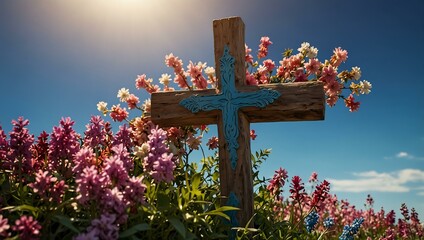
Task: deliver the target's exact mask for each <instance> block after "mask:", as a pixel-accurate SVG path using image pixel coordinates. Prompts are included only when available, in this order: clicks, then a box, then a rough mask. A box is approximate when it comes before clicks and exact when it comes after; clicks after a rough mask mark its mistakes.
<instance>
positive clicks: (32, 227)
mask: <svg viewBox="0 0 424 240" xmlns="http://www.w3.org/2000/svg"><path fill="white" fill-rule="evenodd" d="M12 230H13V231H15V232H18V233H19V238H20V239H22V240H25V239H38V236H39V235H40V230H41V225H40V224H38V222H37V220H35V219H33V217H32V216H29V217H28V216H26V215H22V216H21V218H19V219H17V220H16V221H15V225H14V226H12Z"/></svg>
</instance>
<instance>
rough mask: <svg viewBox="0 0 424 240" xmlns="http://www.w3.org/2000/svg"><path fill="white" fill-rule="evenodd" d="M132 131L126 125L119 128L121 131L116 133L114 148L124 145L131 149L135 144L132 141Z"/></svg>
mask: <svg viewBox="0 0 424 240" xmlns="http://www.w3.org/2000/svg"><path fill="white" fill-rule="evenodd" d="M131 135H132V130H131V128H128V127H127V125H126V124H124V125H122V126H120V127H119V131H118V132H117V133H116V135H115V137H114V138H113V143H112V145H113V146H117V145H119V144H123V145H124V146H126V147H127V148H131V147H132V146H133V143H132V141H131Z"/></svg>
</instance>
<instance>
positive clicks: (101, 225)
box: [75, 213, 119, 240]
mask: <svg viewBox="0 0 424 240" xmlns="http://www.w3.org/2000/svg"><path fill="white" fill-rule="evenodd" d="M115 220H116V216H115V215H114V214H108V213H106V214H102V215H101V216H100V218H97V219H94V220H93V221H91V226H90V227H88V228H87V233H82V234H80V235H78V236H77V237H76V238H75V240H91V239H100V240H114V239H118V237H119V227H118V225H117V224H116V223H115Z"/></svg>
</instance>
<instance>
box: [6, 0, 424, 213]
mask: <svg viewBox="0 0 424 240" xmlns="http://www.w3.org/2000/svg"><path fill="white" fill-rule="evenodd" d="M228 16H240V17H242V19H243V20H244V22H245V25H246V42H247V44H248V45H249V46H250V47H251V48H253V50H254V51H255V50H256V48H257V45H258V43H259V39H260V37H261V36H269V37H270V38H271V41H273V43H274V44H273V45H272V46H271V47H270V58H272V59H273V60H275V61H278V60H279V59H280V57H281V53H282V52H283V51H284V49H285V48H294V49H297V48H298V47H299V45H300V43H302V42H304V41H307V42H310V43H311V45H313V46H315V47H317V48H318V49H319V53H318V57H319V59H320V60H323V59H327V58H329V57H330V55H331V54H332V50H333V49H334V48H335V47H339V46H340V47H342V48H344V49H347V50H348V52H349V58H348V61H347V62H346V63H345V64H344V65H342V67H345V68H346V69H350V68H351V67H352V66H360V67H361V70H362V76H363V78H364V79H366V80H369V81H370V82H371V83H372V84H373V90H372V93H371V94H370V95H367V96H363V97H361V98H360V100H361V102H362V104H361V107H360V110H359V112H355V113H350V112H349V111H348V110H347V109H346V108H345V107H344V106H343V104H341V102H340V103H339V104H337V105H336V106H335V107H334V108H329V107H327V109H326V119H325V121H318V122H285V123H264V124H254V125H252V126H251V127H252V128H253V129H255V130H256V132H257V134H258V138H257V140H255V141H253V142H252V149H253V150H258V149H261V148H272V149H273V151H272V155H271V157H270V158H269V160H268V161H267V163H266V164H265V165H264V166H263V169H262V173H263V175H265V176H267V177H270V176H272V174H273V171H274V170H276V169H277V168H279V167H280V166H281V167H284V168H286V169H287V170H288V171H289V175H290V176H293V175H300V176H301V177H302V178H303V179H304V180H307V179H308V177H309V175H310V173H311V172H313V171H317V172H318V174H319V178H320V179H321V180H322V179H324V178H325V179H329V180H330V181H331V183H332V188H333V193H336V194H337V195H338V196H339V197H340V198H348V199H349V200H350V201H351V202H352V203H353V204H355V205H357V207H362V206H363V203H364V202H365V199H366V196H367V194H368V193H370V194H372V196H373V197H374V199H375V207H376V209H379V208H380V207H381V206H384V208H385V209H395V210H397V209H399V207H400V205H401V203H403V202H406V203H407V204H408V206H409V207H415V208H416V209H417V210H418V212H419V214H420V216H421V218H422V217H423V216H424V107H423V104H424V96H423V94H422V90H424V81H423V79H422V77H421V75H422V74H421V73H420V72H421V71H422V69H424V61H423V60H422V56H423V55H424V45H423V44H422V43H423V42H424V2H423V1H420V0H415V1H403V2H402V3H400V2H399V1H387V0H374V1H365V0H359V1H336V0H333V1H330V0H323V1H313V0H304V1H294V0H293V1H287V0H275V1H271V0H262V1H258V0H257V1H253V0H237V1H231V2H230V1H225V0H214V1H212V0H209V1H205V0H204V1H200V0H199V1H195V0H181V1H164V0H156V1H148V0H102V1H100V0H96V1H94V0H74V1H70V0H63V1H52V0H51V1H46V0H39V1H12V0H4V1H1V2H0V66H1V67H0V91H1V94H0V125H1V126H2V127H3V128H4V129H5V130H6V132H9V131H10V130H11V124H10V122H11V120H12V119H16V118H17V117H19V116H24V117H25V118H28V119H29V120H30V121H31V123H30V130H31V132H32V133H33V134H35V135H37V134H39V133H40V132H41V131H42V130H46V131H48V132H51V129H52V127H53V126H55V125H57V124H58V122H59V120H60V118H61V117H66V116H70V117H71V118H72V119H73V120H74V121H75V122H76V124H75V128H76V130H77V131H78V132H80V133H82V132H83V131H84V126H85V124H87V123H88V121H89V119H90V116H91V115H97V114H99V113H98V112H97V109H96V104H97V102H99V101H106V102H108V103H109V105H112V104H116V103H118V99H116V94H117V91H118V90H119V89H120V88H122V87H126V88H129V89H130V91H131V92H133V93H135V94H136V95H138V96H139V97H140V99H146V98H147V97H148V95H147V94H146V93H145V92H143V91H137V90H136V89H135V87H134V80H135V78H136V76H137V75H138V74H142V73H145V74H147V75H148V76H149V77H153V78H154V79H155V80H157V79H158V78H159V77H160V75H161V74H162V73H169V74H171V73H172V69H169V68H167V67H166V66H165V64H164V56H165V55H166V54H169V53H171V52H172V53H174V54H175V55H177V56H179V57H180V58H182V59H183V61H184V65H185V66H186V65H187V64H188V61H189V60H193V61H196V62H197V61H203V62H207V63H208V64H209V65H212V66H213V65H214V63H213V35H212V20H213V19H218V18H223V17H228ZM133 116H135V114H134V115H133ZM107 119H108V120H110V119H109V118H107ZM116 129H117V128H116V125H115V128H114V130H116ZM211 129H212V130H215V128H214V127H211ZM211 134H214V132H213V131H212V133H211Z"/></svg>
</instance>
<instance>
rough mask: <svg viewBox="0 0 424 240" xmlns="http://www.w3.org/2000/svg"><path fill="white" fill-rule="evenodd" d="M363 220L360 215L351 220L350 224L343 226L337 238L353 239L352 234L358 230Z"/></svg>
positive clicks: (343, 239) (341, 239)
mask: <svg viewBox="0 0 424 240" xmlns="http://www.w3.org/2000/svg"><path fill="white" fill-rule="evenodd" d="M363 222H364V219H363V218H362V217H361V218H357V219H355V220H353V223H352V225H350V226H349V225H346V226H344V228H343V232H342V235H340V237H339V240H353V235H355V234H356V233H357V232H358V231H359V228H360V227H361V224H362V223H363Z"/></svg>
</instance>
